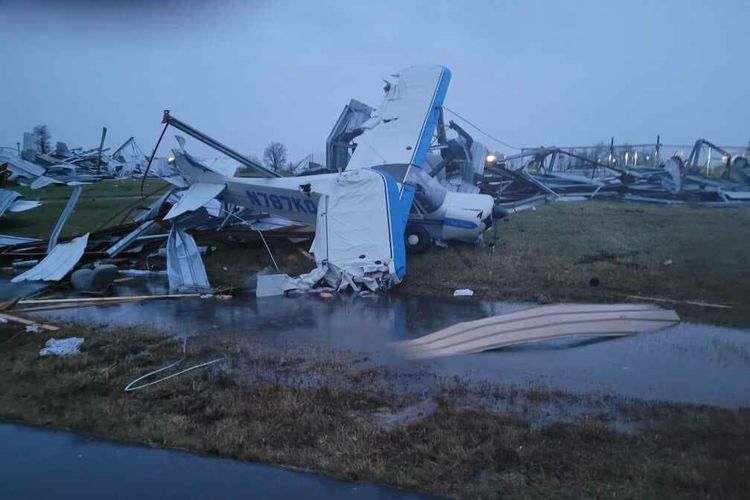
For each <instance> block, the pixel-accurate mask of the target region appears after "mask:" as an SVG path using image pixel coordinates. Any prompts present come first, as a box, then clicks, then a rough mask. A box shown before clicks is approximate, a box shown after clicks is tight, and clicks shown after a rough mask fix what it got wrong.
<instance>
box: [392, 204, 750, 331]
mask: <svg viewBox="0 0 750 500" xmlns="http://www.w3.org/2000/svg"><path fill="white" fill-rule="evenodd" d="M498 225H499V227H498V230H497V240H496V244H495V250H494V252H491V250H490V249H489V248H475V247H473V246H466V245H459V244H455V243H452V244H451V245H450V248H448V249H445V250H441V249H437V248H433V249H431V250H430V251H429V252H427V253H425V254H422V255H412V256H409V258H408V273H409V275H408V277H407V279H406V281H405V283H404V286H403V290H404V291H406V292H409V293H415V294H423V295H443V296H445V295H452V293H453V290H455V289H456V288H471V289H473V290H474V292H475V295H476V296H478V297H480V298H483V299H499V300H530V301H539V302H547V301H597V302H612V301H625V302H627V301H629V300H630V299H627V298H626V297H627V295H643V296H650V297H663V298H669V299H675V300H691V301H703V302H711V303H729V304H732V305H733V306H734V308H733V309H708V308H700V307H694V306H687V305H674V307H675V308H676V309H677V310H678V311H679V312H680V314H681V315H683V316H684V317H687V318H693V319H701V320H707V321H717V322H722V323H734V324H750V307H748V306H747V305H746V299H747V297H748V296H750V268H748V267H747V265H746V255H747V242H748V241H750V209H747V208H737V209H721V210H718V209H717V210H709V209H691V208H688V207H652V206H645V205H635V204H626V203H616V202H577V203H576V202H568V203H555V204H550V205H547V206H543V207H540V208H538V209H537V210H536V211H526V212H521V213H518V214H515V215H513V216H511V217H510V218H509V219H507V220H506V221H501V222H499V223H498ZM485 239H486V241H487V243H491V242H492V241H493V231H492V230H491V231H489V232H488V233H487V234H486V235H485ZM665 305H666V306H668V307H673V304H665Z"/></svg>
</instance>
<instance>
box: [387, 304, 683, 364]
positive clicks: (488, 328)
mask: <svg viewBox="0 0 750 500" xmlns="http://www.w3.org/2000/svg"><path fill="white" fill-rule="evenodd" d="M679 321H680V318H679V317H678V316H677V313H675V312H674V311H672V310H667V309H662V308H660V307H658V306H655V305H652V304H556V305H551V306H541V307H533V308H531V309H526V310H523V311H518V312H514V313H510V314H502V315H500V316H493V317H490V318H484V319H480V320H476V321H467V322H464V323H457V324H455V325H453V326H450V327H448V328H445V329H443V330H440V331H437V332H435V333H431V334H429V335H425V336H424V337H420V338H418V339H414V340H407V341H403V342H396V343H394V346H395V347H396V349H397V350H399V351H400V352H401V353H402V354H403V355H404V356H405V357H407V358H412V359H416V358H433V357H438V356H449V355H453V354H468V353H475V352H481V351H486V350H489V349H497V348H499V347H507V346H512V345H518V344H524V343H528V342H539V341H543V340H550V339H556V338H561V337H570V336H609V337H616V336H623V335H633V334H636V333H641V332H648V331H654V330H659V329H661V328H666V327H668V326H672V325H674V324H677V323H678V322H679Z"/></svg>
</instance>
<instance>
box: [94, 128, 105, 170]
mask: <svg viewBox="0 0 750 500" xmlns="http://www.w3.org/2000/svg"><path fill="white" fill-rule="evenodd" d="M105 137H107V127H102V140H101V142H99V156H97V157H96V173H97V174H98V173H99V172H100V171H101V166H102V149H103V148H104V138H105Z"/></svg>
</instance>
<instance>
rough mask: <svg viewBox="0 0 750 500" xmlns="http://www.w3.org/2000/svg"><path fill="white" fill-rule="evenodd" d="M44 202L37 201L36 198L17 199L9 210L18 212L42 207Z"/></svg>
mask: <svg viewBox="0 0 750 500" xmlns="http://www.w3.org/2000/svg"><path fill="white" fill-rule="evenodd" d="M41 206H42V202H41V201H36V200H16V201H14V202H13V204H12V205H11V206H10V208H8V212H13V213H18V212H25V211H26V210H31V209H32V208H36V207H41Z"/></svg>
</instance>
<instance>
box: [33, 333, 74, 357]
mask: <svg viewBox="0 0 750 500" xmlns="http://www.w3.org/2000/svg"><path fill="white" fill-rule="evenodd" d="M81 345H83V338H81V337H68V338H65V339H55V338H52V339H49V340H48V341H47V343H46V344H45V345H44V347H43V348H42V349H41V350H40V351H39V355H40V356H75V355H76V354H81V351H79V350H78V349H79V348H80V347H81Z"/></svg>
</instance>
